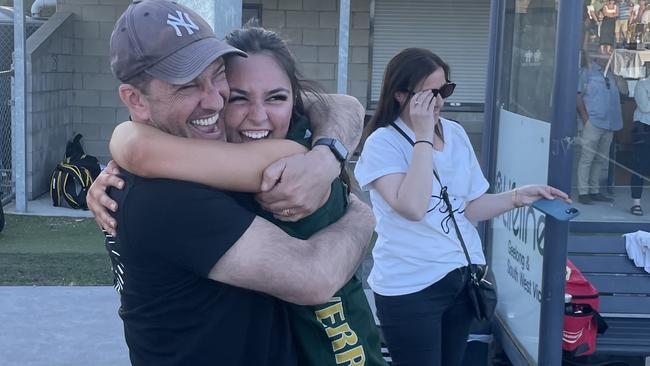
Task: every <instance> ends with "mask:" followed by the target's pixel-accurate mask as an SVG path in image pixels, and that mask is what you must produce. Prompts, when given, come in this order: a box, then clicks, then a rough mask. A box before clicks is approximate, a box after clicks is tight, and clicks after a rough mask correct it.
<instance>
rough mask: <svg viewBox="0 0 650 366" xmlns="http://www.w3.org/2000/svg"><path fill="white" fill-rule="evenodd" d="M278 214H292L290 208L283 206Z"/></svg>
mask: <svg viewBox="0 0 650 366" xmlns="http://www.w3.org/2000/svg"><path fill="white" fill-rule="evenodd" d="M280 214H281V215H282V216H291V215H293V210H292V209H290V208H285V209H284V210H282V211H281V212H280Z"/></svg>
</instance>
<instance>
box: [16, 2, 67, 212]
mask: <svg viewBox="0 0 650 366" xmlns="http://www.w3.org/2000/svg"><path fill="white" fill-rule="evenodd" d="M72 33H73V19H72V16H71V14H65V13H58V14H56V15H55V16H54V17H52V19H50V21H49V22H47V23H46V24H44V25H42V26H41V27H40V28H39V29H38V30H37V31H36V32H35V33H34V34H33V35H32V36H31V37H29V39H28V40H27V42H26V47H25V51H26V57H27V64H26V68H27V85H26V89H27V90H26V100H25V102H26V103H25V104H26V108H27V113H26V123H27V128H26V135H27V194H28V198H29V199H32V198H35V197H37V196H39V195H40V194H41V193H44V192H47V190H48V189H49V177H50V173H51V172H52V169H53V168H54V167H55V166H56V164H57V163H58V162H59V161H61V158H62V157H63V155H64V152H65V143H66V141H67V140H68V139H69V136H71V134H72V118H71V117H72V116H71V111H70V109H69V108H68V104H67V99H68V94H69V93H70V92H71V91H72V89H73V83H72V80H73V67H72V66H73V62H72V59H73V56H72V53H73V40H72Z"/></svg>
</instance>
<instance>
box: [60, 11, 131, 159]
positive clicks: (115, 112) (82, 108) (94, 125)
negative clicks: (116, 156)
mask: <svg viewBox="0 0 650 366" xmlns="http://www.w3.org/2000/svg"><path fill="white" fill-rule="evenodd" d="M130 3H131V1H129V0H59V2H58V7H57V12H70V13H73V14H74V33H73V41H74V49H73V56H74V57H73V70H74V80H73V82H74V85H73V89H72V92H71V94H70V96H69V104H70V107H71V110H72V123H73V129H74V132H78V133H81V134H83V135H84V138H83V140H82V141H83V144H84V148H85V149H86V152H87V153H88V154H91V155H95V156H97V158H99V160H100V162H102V163H107V162H108V160H110V155H109V152H108V139H109V138H110V136H111V133H112V131H113V128H114V127H115V125H117V123H118V122H121V121H124V120H126V119H127V118H128V112H127V110H126V108H125V107H124V106H123V104H122V102H121V101H120V99H119V96H118V94H117V87H118V85H119V83H118V81H117V80H116V79H115V78H114V77H113V74H112V73H111V69H110V62H109V58H108V46H109V41H110V37H111V32H112V31H113V26H114V25H115V21H116V20H117V18H118V17H119V15H120V14H122V12H123V11H124V10H125V9H126V7H127V6H128V5H129V4H130Z"/></svg>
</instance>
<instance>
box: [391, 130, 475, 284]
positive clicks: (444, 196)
mask: <svg viewBox="0 0 650 366" xmlns="http://www.w3.org/2000/svg"><path fill="white" fill-rule="evenodd" d="M390 125H391V126H393V128H394V129H395V130H397V132H399V133H400V135H402V136H403V137H404V138H405V139H406V141H408V142H409V143H410V144H411V145H413V146H415V142H414V141H413V139H411V138H410V137H409V135H407V134H406V132H404V130H402V129H401V128H399V126H397V124H396V123H395V122H391V124H390ZM433 175H434V176H435V177H436V180H437V181H438V183H440V187H442V190H441V192H440V193H441V196H442V200H443V201H444V202H445V205H447V210H449V217H450V218H451V221H452V222H453V223H454V230H455V231H456V236H457V237H458V240H459V241H460V245H461V246H462V247H463V252H464V253H465V258H467V264H468V265H469V268H470V271H471V272H472V274H473V275H474V274H475V273H474V270H473V268H472V260H471V259H470V258H469V252H468V251H467V246H466V245H465V241H464V240H463V235H462V234H461V233H460V229H459V228H458V223H456V217H455V216H454V207H453V206H452V205H451V201H449V194H447V186H445V185H443V184H442V182H441V181H440V177H439V176H438V172H436V170H435V169H433Z"/></svg>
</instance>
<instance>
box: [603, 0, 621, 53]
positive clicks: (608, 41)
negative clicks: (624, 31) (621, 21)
mask: <svg viewBox="0 0 650 366" xmlns="http://www.w3.org/2000/svg"><path fill="white" fill-rule="evenodd" d="M601 13H602V15H603V21H602V23H601V25H600V50H601V52H603V53H607V54H610V53H612V46H613V45H615V44H616V39H617V37H618V35H617V31H616V24H617V23H616V19H617V18H618V14H619V10H618V5H616V1H615V0H609V1H608V2H607V4H605V6H603V7H602V9H601Z"/></svg>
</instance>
